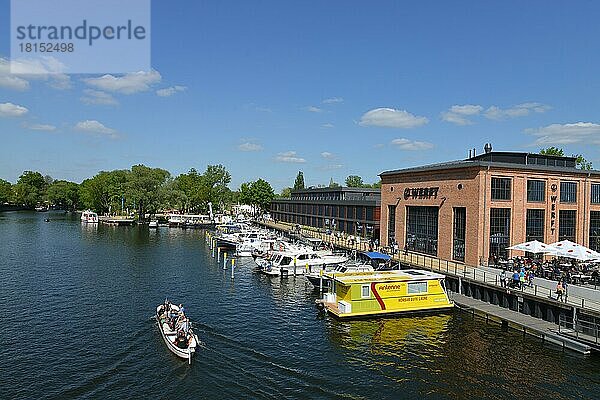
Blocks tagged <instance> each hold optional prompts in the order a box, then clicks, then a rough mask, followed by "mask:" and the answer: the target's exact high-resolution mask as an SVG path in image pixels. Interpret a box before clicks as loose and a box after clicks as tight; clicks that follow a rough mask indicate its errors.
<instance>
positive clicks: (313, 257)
mask: <svg viewBox="0 0 600 400" xmlns="http://www.w3.org/2000/svg"><path fill="white" fill-rule="evenodd" d="M310 258H312V259H316V258H319V255H318V254H313V255H311V256H310Z"/></svg>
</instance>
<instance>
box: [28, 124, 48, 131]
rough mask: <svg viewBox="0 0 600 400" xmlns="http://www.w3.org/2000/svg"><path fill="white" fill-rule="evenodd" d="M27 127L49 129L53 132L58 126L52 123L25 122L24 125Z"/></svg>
mask: <svg viewBox="0 0 600 400" xmlns="http://www.w3.org/2000/svg"><path fill="white" fill-rule="evenodd" d="M23 126H24V127H25V128H27V129H31V130H33V131H47V132H52V131H55V130H56V126H54V125H50V124H24V125H23Z"/></svg>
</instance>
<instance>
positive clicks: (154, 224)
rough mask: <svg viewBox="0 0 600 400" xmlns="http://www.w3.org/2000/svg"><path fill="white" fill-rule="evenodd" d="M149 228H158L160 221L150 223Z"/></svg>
mask: <svg viewBox="0 0 600 400" xmlns="http://www.w3.org/2000/svg"><path fill="white" fill-rule="evenodd" d="M148 228H158V221H157V220H152V221H150V222H149V223H148Z"/></svg>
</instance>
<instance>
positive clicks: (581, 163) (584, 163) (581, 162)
mask: <svg viewBox="0 0 600 400" xmlns="http://www.w3.org/2000/svg"><path fill="white" fill-rule="evenodd" d="M573 157H577V160H576V161H575V165H577V168H579V169H584V170H586V171H589V170H590V169H592V163H591V161H588V160H586V159H585V158H583V156H582V155H581V154H574V155H573Z"/></svg>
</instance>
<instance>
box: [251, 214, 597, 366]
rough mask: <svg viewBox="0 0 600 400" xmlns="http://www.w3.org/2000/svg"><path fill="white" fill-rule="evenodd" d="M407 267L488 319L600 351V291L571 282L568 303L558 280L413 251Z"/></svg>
mask: <svg viewBox="0 0 600 400" xmlns="http://www.w3.org/2000/svg"><path fill="white" fill-rule="evenodd" d="M261 224H262V225H264V226H267V227H269V228H272V229H276V230H279V231H283V232H285V233H287V234H291V235H292V236H293V237H297V236H298V235H302V236H305V237H315V238H319V239H321V240H322V241H323V242H325V243H328V244H330V245H332V246H334V247H336V248H339V249H344V250H348V251H369V243H368V242H367V241H366V240H364V239H362V240H361V239H360V238H353V237H348V236H345V235H333V234H326V233H323V232H320V231H319V230H317V229H315V228H311V227H301V228H300V230H298V229H297V227H296V226H294V225H291V224H282V223H273V222H263V223H261ZM392 258H393V259H394V260H396V261H398V262H399V263H400V264H401V265H402V267H403V268H416V269H424V270H429V271H433V272H438V273H441V274H443V275H445V276H446V285H447V289H448V292H449V293H450V294H451V295H453V296H454V299H455V304H456V306H457V307H459V308H461V309H463V310H470V312H472V313H473V314H474V315H481V316H483V317H484V318H486V320H490V319H492V320H495V321H499V323H501V324H505V325H506V326H511V327H513V328H515V329H519V330H522V331H523V332H525V333H528V334H531V335H534V336H537V337H540V338H542V339H543V340H545V341H548V342H551V343H555V344H557V345H560V346H562V347H563V348H568V349H571V350H575V351H578V352H583V353H584V354H587V353H589V352H590V351H595V352H600V291H598V290H594V289H589V288H583V287H579V286H576V285H570V286H569V289H568V291H567V295H566V296H565V298H564V300H563V301H558V299H556V295H555V294H554V285H555V284H556V283H555V282H551V281H547V280H545V279H541V278H535V279H534V283H533V285H531V286H523V287H521V288H518V289H517V288H507V287H503V286H502V283H501V282H500V277H499V274H500V270H497V269H494V268H490V267H485V266H471V265H467V264H464V263H461V262H456V261H450V260H443V259H440V258H437V257H435V256H430V255H426V254H421V253H415V252H411V251H402V250H401V251H399V252H397V253H395V254H392Z"/></svg>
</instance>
